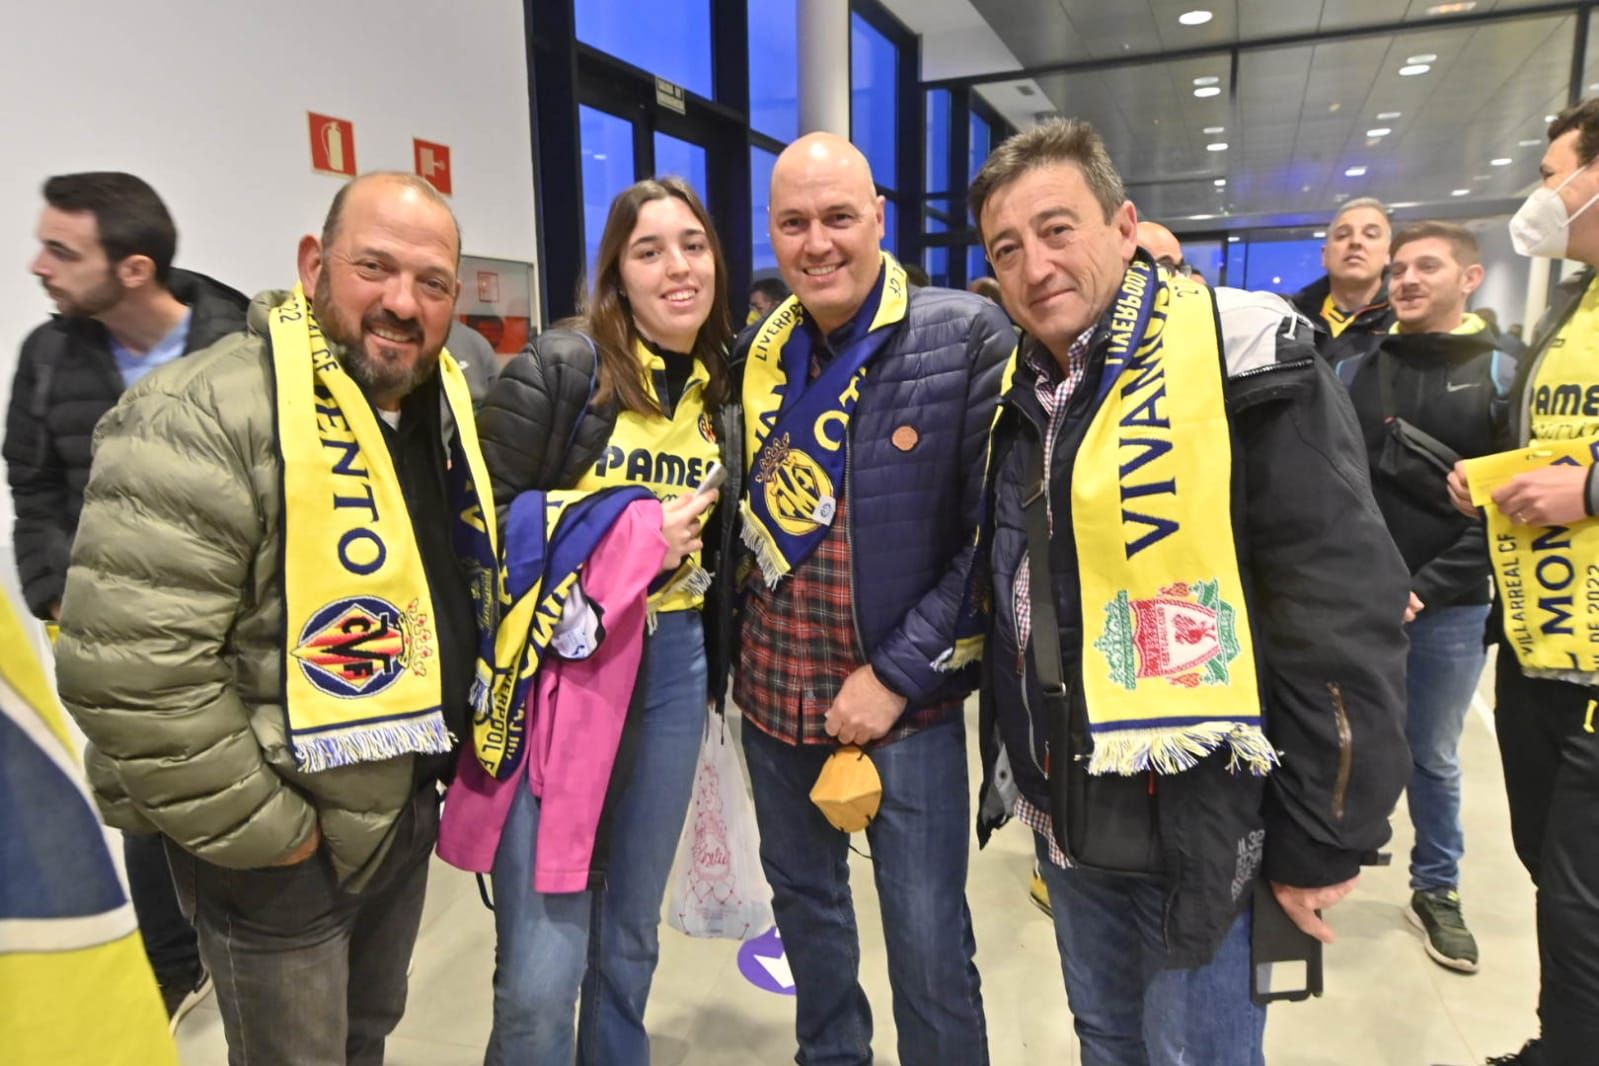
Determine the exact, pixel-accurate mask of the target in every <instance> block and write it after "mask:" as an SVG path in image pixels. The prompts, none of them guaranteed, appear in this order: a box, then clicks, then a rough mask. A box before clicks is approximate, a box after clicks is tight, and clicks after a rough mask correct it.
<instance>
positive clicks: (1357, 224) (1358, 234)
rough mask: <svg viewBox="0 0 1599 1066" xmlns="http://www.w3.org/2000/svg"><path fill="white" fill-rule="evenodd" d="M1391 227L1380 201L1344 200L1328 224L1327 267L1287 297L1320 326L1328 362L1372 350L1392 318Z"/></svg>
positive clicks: (1366, 198) (1323, 253)
mask: <svg viewBox="0 0 1599 1066" xmlns="http://www.w3.org/2000/svg"><path fill="white" fill-rule="evenodd" d="M1392 236H1393V230H1392V228H1391V227H1390V226H1389V224H1388V208H1387V207H1385V206H1383V203H1382V201H1380V200H1374V199H1372V198H1371V197H1369V196H1361V197H1357V198H1356V199H1353V200H1350V201H1348V202H1346V203H1345V204H1344V205H1343V206H1342V207H1340V208H1339V209H1338V213H1337V214H1335V215H1334V216H1333V220H1332V222H1330V223H1329V224H1328V225H1327V242H1326V244H1324V245H1323V246H1322V250H1321V263H1322V266H1324V267H1325V268H1326V269H1327V273H1326V274H1324V275H1323V276H1322V277H1320V278H1318V279H1317V280H1315V281H1313V282H1311V283H1310V284H1309V285H1307V286H1305V287H1304V288H1303V289H1300V290H1299V291H1298V292H1296V293H1295V294H1294V295H1293V296H1292V297H1291V300H1292V302H1293V304H1294V306H1295V307H1297V308H1298V309H1299V311H1300V313H1301V314H1303V315H1304V316H1305V317H1306V318H1308V319H1310V321H1311V322H1313V323H1315V324H1316V325H1317V326H1318V327H1319V330H1318V333H1317V337H1316V350H1317V351H1319V352H1320V353H1321V354H1322V357H1323V358H1325V359H1326V360H1327V361H1328V362H1329V363H1332V364H1335V365H1336V364H1337V363H1338V362H1339V361H1340V360H1343V359H1348V358H1349V357H1350V356H1353V355H1360V354H1361V353H1363V352H1370V351H1374V350H1376V348H1377V345H1378V344H1380V343H1381V342H1382V339H1383V337H1384V336H1386V335H1387V333H1388V330H1389V329H1391V328H1392V327H1393V324H1394V312H1393V308H1391V307H1390V306H1389V305H1388V285H1387V280H1386V278H1387V268H1388V244H1389V241H1390V240H1391V238H1392Z"/></svg>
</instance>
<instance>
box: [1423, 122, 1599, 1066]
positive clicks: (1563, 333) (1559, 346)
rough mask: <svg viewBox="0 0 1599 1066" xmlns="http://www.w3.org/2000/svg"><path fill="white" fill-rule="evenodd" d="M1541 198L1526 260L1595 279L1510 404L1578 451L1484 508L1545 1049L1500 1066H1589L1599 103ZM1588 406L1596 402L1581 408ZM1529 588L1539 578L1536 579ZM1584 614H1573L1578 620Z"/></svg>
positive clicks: (1558, 160) (1578, 282)
mask: <svg viewBox="0 0 1599 1066" xmlns="http://www.w3.org/2000/svg"><path fill="white" fill-rule="evenodd" d="M1548 136H1549V147H1548V149H1547V150H1546V151H1545V152H1544V155H1543V159H1542V161H1541V162H1540V164H1539V166H1538V174H1539V177H1540V178H1541V179H1542V181H1541V183H1540V185H1539V187H1538V188H1536V189H1534V190H1533V192H1532V195H1530V196H1529V197H1527V200H1526V202H1525V203H1524V204H1522V206H1521V209H1520V210H1518V211H1517V212H1516V214H1515V215H1514V216H1513V217H1512V218H1511V220H1510V240H1511V244H1512V245H1514V247H1515V249H1516V251H1517V253H1519V254H1521V255H1524V256H1536V257H1542V258H1546V259H1574V260H1576V261H1578V262H1580V263H1582V264H1583V265H1584V266H1586V267H1587V268H1588V269H1587V270H1585V271H1583V272H1582V273H1581V274H1579V275H1577V276H1575V277H1572V278H1570V279H1568V280H1566V281H1564V282H1562V283H1561V284H1560V287H1559V288H1558V289H1557V290H1556V291H1555V293H1554V296H1553V299H1552V301H1551V303H1550V306H1549V309H1548V311H1547V312H1546V313H1545V315H1544V317H1543V319H1542V321H1541V323H1540V326H1539V328H1538V330H1537V334H1536V335H1537V338H1538V342H1537V343H1536V344H1535V345H1533V347H1532V349H1531V350H1530V351H1529V352H1528V353H1527V354H1526V355H1525V356H1524V357H1523V358H1522V360H1521V367H1520V373H1519V375H1518V378H1517V381H1516V383H1515V387H1514V389H1513V390H1512V392H1511V397H1510V403H1509V405H1508V406H1509V428H1508V432H1507V435H1508V438H1509V446H1510V447H1513V448H1524V447H1528V446H1529V445H1531V446H1536V447H1538V448H1540V449H1561V448H1564V449H1568V451H1575V452H1576V453H1577V454H1576V455H1569V454H1568V456H1567V457H1566V458H1567V461H1564V462H1556V463H1549V464H1548V465H1541V466H1539V467H1538V468H1536V469H1533V470H1530V471H1527V472H1525V473H1521V474H1517V475H1515V476H1514V477H1512V478H1510V479H1509V480H1508V481H1506V482H1505V483H1504V484H1501V485H1498V486H1496V487H1494V488H1492V490H1491V492H1490V493H1489V497H1490V498H1491V500H1492V506H1490V507H1487V508H1485V512H1486V513H1485V517H1486V519H1487V523H1488V534H1487V535H1488V538H1489V542H1490V543H1491V544H1492V545H1493V552H1492V553H1491V555H1492V558H1493V565H1494V571H1495V579H1496V581H1497V583H1498V590H1499V598H1498V603H1499V609H1498V611H1497V614H1498V616H1499V622H1500V624H1499V625H1497V626H1491V627H1490V628H1491V629H1493V630H1497V631H1499V632H1500V640H1499V656H1498V659H1497V660H1496V663H1495V667H1494V726H1495V733H1496V734H1497V736H1498V739H1499V754H1500V757H1501V759H1502V760H1503V762H1504V767H1505V792H1506V794H1507V796H1508V798H1509V800H1510V832H1511V836H1512V838H1513V839H1514V841H1515V846H1516V855H1517V856H1518V857H1519V858H1520V859H1521V862H1522V865H1524V866H1525V867H1526V868H1527V872H1528V873H1530V874H1531V875H1532V880H1533V884H1534V885H1535V886H1536V887H1537V890H1538V895H1537V908H1538V963H1539V977H1540V983H1539V989H1538V1020H1539V1022H1540V1024H1541V1029H1542V1031H1541V1034H1540V1036H1538V1037H1535V1038H1534V1039H1532V1040H1530V1041H1528V1042H1527V1044H1526V1045H1525V1046H1524V1047H1522V1049H1521V1050H1520V1051H1519V1052H1516V1053H1515V1054H1511V1055H1505V1056H1500V1057H1498V1058H1493V1059H1490V1060H1489V1061H1490V1062H1493V1063H1500V1064H1503V1066H1512V1064H1514V1066H1579V1064H1583V1066H1587V1064H1591V1063H1592V1062H1593V1061H1594V1049H1595V1048H1599V848H1595V847H1594V844H1593V841H1594V834H1595V832H1596V831H1599V806H1596V805H1595V804H1594V802H1593V797H1594V795H1595V793H1596V791H1599V733H1596V732H1595V726H1594V713H1595V702H1594V691H1595V689H1594V686H1595V685H1596V684H1599V661H1596V660H1595V658H1594V657H1593V655H1592V652H1591V651H1590V650H1589V647H1588V639H1587V629H1586V624H1585V623H1583V624H1580V625H1576V626H1574V625H1570V624H1567V622H1568V620H1569V619H1571V618H1573V617H1577V618H1580V617H1585V616H1587V615H1588V614H1591V613H1592V612H1593V611H1594V610H1595V606H1596V602H1599V601H1596V600H1595V597H1594V593H1593V591H1592V586H1587V590H1586V591H1583V592H1578V593H1576V599H1575V601H1574V602H1573V600H1572V599H1571V598H1569V597H1563V596H1562V595H1561V589H1559V588H1551V587H1550V586H1551V584H1554V585H1559V584H1562V583H1563V582H1565V581H1566V579H1565V577H1564V574H1565V572H1567V571H1569V572H1570V573H1571V574H1572V580H1571V581H1570V582H1569V583H1571V584H1573V585H1577V586H1581V585H1582V582H1583V581H1584V577H1583V576H1582V575H1588V574H1592V573H1594V572H1595V568H1599V522H1595V521H1594V519H1593V516H1594V515H1596V514H1599V480H1596V479H1595V477H1594V464H1593V460H1592V458H1591V456H1592V454H1593V453H1592V450H1591V449H1592V446H1593V445H1594V444H1595V443H1599V417H1596V415H1595V410H1596V409H1595V405H1594V404H1593V403H1592V402H1588V401H1591V400H1592V398H1593V397H1594V395H1595V389H1596V387H1599V385H1596V382H1599V378H1596V375H1599V360H1596V358H1595V354H1594V353H1595V347H1594V346H1595V343H1596V340H1599V281H1595V276H1594V268H1595V267H1599V210H1595V207H1596V205H1599V98H1589V99H1587V100H1584V101H1583V102H1582V103H1580V104H1577V105H1576V106H1574V107H1569V108H1567V109H1566V110H1564V111H1562V112H1560V114H1558V115H1557V116H1555V119H1554V121H1553V122H1551V123H1550V124H1549V132H1548ZM1585 398H1586V399H1585ZM1449 490H1450V494H1451V496H1452V497H1453V498H1454V502H1455V506H1456V507H1457V508H1459V509H1460V511H1461V512H1462V513H1463V514H1465V515H1467V516H1469V517H1471V518H1474V519H1475V518H1478V517H1479V516H1480V515H1483V512H1479V511H1478V510H1477V508H1476V507H1475V506H1474V504H1473V502H1472V487H1471V485H1470V483H1469V481H1468V479H1467V476H1466V471H1465V468H1464V467H1463V466H1461V465H1457V466H1456V467H1455V470H1454V472H1453V473H1452V474H1450V476H1449ZM1528 575H1530V578H1529V576H1528ZM1567 604H1570V608H1569V610H1570V611H1572V613H1571V614H1567V613H1565V612H1567V610H1568V607H1567Z"/></svg>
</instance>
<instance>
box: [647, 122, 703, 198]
mask: <svg viewBox="0 0 1599 1066" xmlns="http://www.w3.org/2000/svg"><path fill="white" fill-rule="evenodd" d="M655 173H656V174H657V175H658V176H664V175H667V174H674V175H676V176H677V177H680V178H683V179H684V180H686V181H687V182H688V183H689V184H690V185H692V186H694V191H695V192H697V193H699V194H700V199H701V200H704V199H706V192H705V146H704V145H700V144H694V143H693V142H691V141H684V140H679V139H678V138H676V137H669V136H667V135H666V134H664V133H659V132H657V133H656V134H655Z"/></svg>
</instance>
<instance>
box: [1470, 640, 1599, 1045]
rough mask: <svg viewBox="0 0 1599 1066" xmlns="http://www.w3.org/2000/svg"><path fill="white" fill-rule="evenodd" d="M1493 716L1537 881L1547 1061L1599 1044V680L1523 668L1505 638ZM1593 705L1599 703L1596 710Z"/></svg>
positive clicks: (1514, 827) (1521, 844)
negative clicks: (1557, 677)
mask: <svg viewBox="0 0 1599 1066" xmlns="http://www.w3.org/2000/svg"><path fill="white" fill-rule="evenodd" d="M1494 696H1495V701H1494V702H1495V708H1494V721H1495V725H1496V727H1497V730H1498V733H1499V754H1500V756H1501V757H1502V758H1503V759H1504V764H1505V792H1506V794H1507V795H1508V797H1509V799H1510V832H1511V836H1512V838H1513V839H1514V840H1515V844H1516V854H1517V855H1518V856H1519V857H1520V858H1521V862H1522V865H1524V866H1526V868H1527V872H1528V873H1530V874H1532V880H1533V884H1534V885H1536V886H1537V889H1538V959H1539V970H1540V976H1541V982H1540V986H1539V991H1538V1017H1539V1020H1540V1021H1541V1022H1542V1023H1543V1041H1544V1049H1543V1051H1544V1059H1545V1061H1546V1062H1548V1063H1550V1064H1552V1066H1577V1064H1579V1063H1582V1064H1588V1063H1592V1062H1593V1061H1594V1048H1596V1047H1599V846H1595V841H1596V840H1599V734H1596V733H1595V732H1594V730H1595V729H1596V728H1599V724H1596V722H1595V720H1594V718H1593V717H1592V716H1591V712H1590V711H1589V709H1588V708H1589V704H1590V701H1592V700H1593V699H1595V698H1596V697H1599V690H1596V689H1593V688H1587V687H1584V686H1582V685H1574V684H1569V683H1566V682H1562V681H1545V680H1541V679H1538V678H1529V677H1527V676H1526V675H1524V674H1523V673H1522V672H1521V666H1520V664H1519V663H1518V662H1517V661H1516V655H1515V652H1514V651H1512V650H1511V649H1510V648H1509V647H1506V646H1504V645H1503V644H1501V646H1500V648H1499V665H1498V673H1497V677H1496V679H1495V692H1494ZM1594 713H1599V712H1594Z"/></svg>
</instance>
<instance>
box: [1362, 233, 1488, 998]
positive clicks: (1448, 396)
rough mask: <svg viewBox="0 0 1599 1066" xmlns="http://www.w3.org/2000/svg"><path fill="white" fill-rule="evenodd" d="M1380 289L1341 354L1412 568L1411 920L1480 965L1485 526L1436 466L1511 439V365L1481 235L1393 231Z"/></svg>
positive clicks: (1436, 948)
mask: <svg viewBox="0 0 1599 1066" xmlns="http://www.w3.org/2000/svg"><path fill="white" fill-rule="evenodd" d="M1391 253H1392V255H1391V258H1392V267H1391V270H1390V274H1389V280H1388V291H1389V294H1390V296H1391V297H1392V299H1393V306H1394V313H1395V315H1396V316H1397V317H1398V319H1399V321H1398V322H1397V323H1396V324H1395V326H1394V328H1393V330H1392V331H1391V332H1390V333H1389V334H1388V335H1387V336H1386V337H1384V338H1383V339H1382V346H1381V347H1380V348H1379V349H1378V350H1377V351H1376V352H1374V353H1371V354H1368V355H1360V356H1355V357H1354V358H1351V359H1345V360H1344V361H1343V362H1341V363H1339V364H1338V376H1339V377H1340V378H1342V379H1343V380H1344V382H1345V383H1346V384H1348V385H1349V393H1350V398H1351V399H1352V400H1353V401H1354V404H1355V412H1356V414H1358V415H1359V416H1360V426H1361V430H1362V432H1363V434H1364V436H1365V438H1366V450H1367V452H1368V454H1369V456H1370V462H1371V487H1372V494H1373V496H1375V497H1376V500H1377V506H1378V507H1379V508H1380V509H1381V511H1382V515H1383V520H1384V521H1385V522H1386V523H1387V525H1388V532H1389V533H1391V534H1392V535H1393V538H1394V543H1395V544H1397V545H1398V546H1399V551H1400V554H1401V555H1403V556H1404V558H1405V564H1406V566H1407V567H1408V568H1409V570H1410V606H1409V608H1408V609H1407V610H1406V612H1405V621H1406V622H1407V623H1408V625H1407V629H1408V632H1409V636H1410V654H1409V660H1408V670H1407V684H1406V722H1405V732H1406V738H1407V739H1408V741H1409V742H1410V753H1411V760H1412V766H1411V773H1410V784H1409V786H1408V789H1407V797H1408V799H1409V804H1410V818H1411V822H1412V824H1413V825H1414V826H1415V829H1416V842H1415V846H1414V847H1413V848H1412V849H1411V859H1410V887H1411V890H1412V894H1411V897H1410V905H1409V908H1408V909H1407V911H1406V915H1405V916H1406V917H1407V918H1408V919H1409V920H1410V921H1411V923H1412V924H1413V925H1415V926H1416V927H1417V928H1419V929H1420V930H1421V931H1422V935H1423V937H1424V941H1423V943H1424V945H1425V947H1426V950H1427V954H1428V955H1430V956H1431V957H1432V959H1433V961H1435V962H1437V963H1438V964H1439V965H1440V966H1445V967H1447V968H1449V969H1451V970H1456V971H1459V972H1461V973H1475V972H1476V971H1477V962H1478V956H1477V942H1476V940H1475V939H1474V938H1473V937H1472V935H1471V931H1470V929H1468V928H1467V927H1466V922H1465V919H1464V918H1463V916H1462V914H1461V905H1460V892H1459V887H1460V860H1461V857H1462V856H1463V855H1464V854H1465V850H1466V840H1465V831H1464V828H1463V826H1462V824H1461V820H1460V780H1461V772H1460V755H1459V749H1460V732H1461V728H1462V726H1463V725H1464V724H1465V720H1466V709H1467V708H1468V707H1470V706H1471V695H1472V693H1473V692H1474V691H1476V688H1477V678H1478V676H1479V675H1480V674H1481V673H1482V665H1483V658H1484V656H1483V648H1482V640H1481V635H1482V631H1483V624H1484V622H1485V621H1486V620H1487V617H1488V602H1489V599H1490V597H1491V592H1492V589H1491V586H1490V584H1489V572H1490V565H1489V562H1488V543H1487V541H1486V540H1485V539H1484V538H1483V527H1482V522H1481V520H1480V519H1476V518H1475V517H1473V518H1470V519H1468V518H1465V517H1463V516H1462V515H1461V514H1460V513H1459V512H1457V511H1456V510H1455V509H1454V507H1453V506H1451V504H1450V500H1449V496H1448V493H1447V491H1446V489H1445V486H1444V485H1443V484H1442V483H1441V482H1440V481H1439V479H1438V471H1439V470H1440V469H1442V468H1446V467H1448V466H1450V465H1452V464H1453V463H1454V462H1456V461H1458V460H1460V459H1463V458H1470V457H1473V456H1478V455H1487V454H1489V453H1490V452H1495V451H1498V450H1500V449H1502V448H1505V447H1508V445H1507V444H1506V443H1505V442H1504V441H1503V440H1502V434H1501V432H1500V429H1501V427H1502V426H1503V424H1504V417H1503V416H1504V410H1505V403H1506V396H1507V394H1508V393H1509V391H1510V386H1511V383H1512V380H1513V379H1514V377H1515V368H1516V363H1515V360H1514V358H1512V357H1511V356H1510V355H1509V354H1507V353H1506V351H1505V350H1504V348H1505V345H1504V344H1503V343H1502V342H1501V341H1500V339H1499V336H1498V334H1497V333H1496V332H1494V331H1493V330H1492V329H1489V328H1487V325H1486V323H1484V322H1483V320H1482V319H1480V318H1479V317H1478V316H1476V315H1474V314H1471V313H1470V312H1468V311H1467V310H1466V301H1467V300H1469V299H1470V297H1471V294H1472V293H1474V292H1476V291H1477V289H1478V287H1479V286H1481V285H1482V280H1483V268H1482V256H1481V254H1480V253H1479V251H1478V248H1477V239H1476V238H1475V237H1473V236H1472V235H1471V232H1470V231H1469V230H1467V229H1466V228H1465V227H1463V226H1459V225H1456V224H1454V223H1450V222H1420V223H1417V224H1415V225H1412V226H1407V227H1405V228H1404V229H1401V230H1400V231H1399V233H1398V234H1396V235H1395V236H1394V242H1393V245H1392V249H1391Z"/></svg>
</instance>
